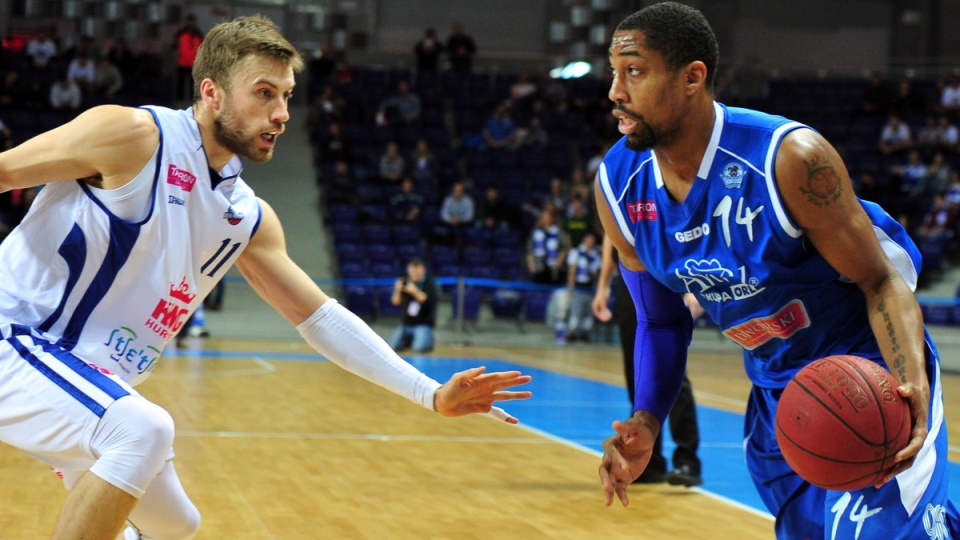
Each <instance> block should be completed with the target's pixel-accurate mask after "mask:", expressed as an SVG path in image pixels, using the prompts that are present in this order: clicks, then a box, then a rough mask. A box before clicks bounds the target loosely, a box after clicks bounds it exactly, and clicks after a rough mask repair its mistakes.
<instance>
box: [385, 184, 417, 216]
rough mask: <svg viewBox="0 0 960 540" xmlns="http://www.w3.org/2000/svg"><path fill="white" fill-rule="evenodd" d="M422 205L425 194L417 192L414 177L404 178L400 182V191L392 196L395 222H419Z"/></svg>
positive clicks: (392, 212)
mask: <svg viewBox="0 0 960 540" xmlns="http://www.w3.org/2000/svg"><path fill="white" fill-rule="evenodd" d="M422 207H423V195H420V194H419V193H417V192H416V190H415V186H414V183H413V179H412V178H404V179H403V181H402V182H400V191H399V192H397V193H395V194H394V195H393V197H390V213H391V214H392V215H393V222H394V223H417V222H419V221H420V209H421V208H422Z"/></svg>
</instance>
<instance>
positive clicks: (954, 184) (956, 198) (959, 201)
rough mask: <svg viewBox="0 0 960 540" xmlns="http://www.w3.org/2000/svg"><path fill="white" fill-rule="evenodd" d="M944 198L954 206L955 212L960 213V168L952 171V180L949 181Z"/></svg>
mask: <svg viewBox="0 0 960 540" xmlns="http://www.w3.org/2000/svg"><path fill="white" fill-rule="evenodd" d="M944 199H945V200H946V202H947V204H948V205H950V207H951V208H953V212H954V214H958V213H960V170H951V171H950V180H949V181H948V182H947V189H946V191H945V194H944Z"/></svg>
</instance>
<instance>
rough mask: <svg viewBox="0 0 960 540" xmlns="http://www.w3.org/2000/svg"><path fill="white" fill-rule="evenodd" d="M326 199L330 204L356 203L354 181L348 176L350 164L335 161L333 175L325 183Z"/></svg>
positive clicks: (342, 160) (341, 160) (344, 161)
mask: <svg viewBox="0 0 960 540" xmlns="http://www.w3.org/2000/svg"><path fill="white" fill-rule="evenodd" d="M326 199H327V202H332V203H355V202H356V180H354V178H353V176H352V175H351V174H350V164H349V163H348V162H347V161H346V160H344V159H339V160H337V161H336V163H335V164H334V166H333V174H332V175H330V181H329V182H327V190H326Z"/></svg>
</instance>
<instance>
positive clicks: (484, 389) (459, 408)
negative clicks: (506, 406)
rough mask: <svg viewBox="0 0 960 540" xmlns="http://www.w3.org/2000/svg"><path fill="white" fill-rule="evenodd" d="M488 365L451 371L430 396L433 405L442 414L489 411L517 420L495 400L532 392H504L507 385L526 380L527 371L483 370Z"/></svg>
mask: <svg viewBox="0 0 960 540" xmlns="http://www.w3.org/2000/svg"><path fill="white" fill-rule="evenodd" d="M486 369H487V368H485V367H482V366H481V367H475V368H471V369H468V370H466V371H461V372H460V373H456V374H454V376H453V377H450V380H449V381H447V382H445V383H444V384H443V386H441V387H440V388H439V389H438V390H437V393H436V394H434V396H433V405H434V409H436V410H437V412H438V413H440V414H442V415H443V416H464V415H467V414H472V413H490V415H491V416H494V417H495V418H499V419H500V420H503V421H504V422H507V423H509V424H516V423H518V422H519V420H517V419H516V418H514V417H513V416H510V415H509V414H507V413H506V412H505V411H504V410H503V409H500V408H499V407H494V406H493V402H495V401H509V400H514V399H528V398H530V396H532V395H533V394H532V393H531V392H513V391H510V392H505V391H503V390H504V389H506V388H510V387H513V386H518V385H521V384H527V383H528V382H530V380H531V377H530V376H529V375H521V374H520V372H519V371H501V372H495V373H486V374H485V373H484V371H486Z"/></svg>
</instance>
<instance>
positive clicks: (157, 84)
mask: <svg viewBox="0 0 960 540" xmlns="http://www.w3.org/2000/svg"><path fill="white" fill-rule="evenodd" d="M162 64H163V59H162V58H161V57H160V56H158V55H156V54H154V53H152V52H150V51H146V50H145V51H141V52H139V53H137V52H134V51H133V50H131V49H130V47H129V46H128V45H127V43H126V42H125V40H124V39H122V38H116V39H111V40H109V41H104V42H98V41H96V40H94V39H92V38H90V37H89V36H78V37H76V38H75V39H70V40H69V41H68V40H64V41H61V40H60V39H58V38H56V37H54V34H53V33H52V32H51V31H49V30H40V31H38V32H36V33H35V34H33V35H30V36H29V37H27V36H24V35H20V36H18V37H17V38H16V39H9V40H5V41H4V42H3V47H0V150H3V149H7V148H11V147H12V146H14V145H18V144H20V143H22V142H23V141H25V140H27V139H29V138H31V137H33V136H35V135H38V134H39V133H42V132H44V131H48V130H50V129H53V128H55V127H57V126H59V125H61V124H63V123H65V122H67V121H69V120H71V119H73V118H74V117H75V116H76V115H78V114H79V113H81V112H82V111H84V110H86V109H88V108H90V107H92V106H95V105H100V104H105V103H120V104H128V105H134V104H135V105H140V104H143V103H157V104H164V103H167V102H169V101H170V98H171V95H170V94H169V93H168V92H166V91H164V89H165V88H168V85H167V84H165V81H164V80H163V79H162V78H161V74H162V73H163V69H162ZM35 195H36V192H35V190H13V191H9V192H6V193H3V194H0V238H2V237H3V236H5V235H6V233H7V232H9V231H10V230H11V229H12V228H13V227H14V226H16V225H17V224H18V223H19V222H20V220H21V219H22V218H23V216H24V215H25V214H26V211H27V209H28V208H29V206H30V203H31V202H32V201H33V198H34V197H35Z"/></svg>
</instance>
